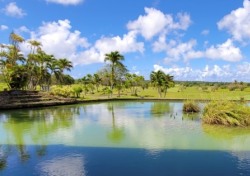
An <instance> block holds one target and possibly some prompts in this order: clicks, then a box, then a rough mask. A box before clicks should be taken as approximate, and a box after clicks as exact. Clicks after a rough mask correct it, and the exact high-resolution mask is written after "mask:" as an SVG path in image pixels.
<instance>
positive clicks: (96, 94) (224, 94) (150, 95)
mask: <svg viewBox="0 0 250 176" xmlns="http://www.w3.org/2000/svg"><path fill="white" fill-rule="evenodd" d="M76 86H78V87H81V88H82V91H81V93H79V97H77V98H79V99H82V100H86V99H91V100H92V99H107V98H110V97H109V95H108V94H107V93H105V92H103V91H102V90H103V88H104V87H102V86H100V87H99V91H97V90H96V89H95V88H92V90H93V91H92V90H88V91H85V90H84V86H83V85H71V86H53V87H57V88H58V87H59V88H60V89H59V90H56V91H57V92H60V93H61V94H62V95H65V96H66V97H67V96H70V97H76V95H75V94H74V93H72V90H73V88H74V87H76ZM53 87H52V92H53V90H54V89H53ZM4 88H7V86H6V85H5V84H4V83H0V90H3V89H4ZM112 98H118V91H117V90H116V89H115V90H114V92H113V96H112ZM120 98H144V99H157V98H160V97H159V95H158V93H157V90H156V88H154V87H149V88H147V89H142V88H139V87H138V91H137V96H134V95H132V94H131V90H130V89H122V91H121V94H120ZM162 98H166V99H180V100H225V99H226V100H250V88H246V89H244V90H243V91H241V90H239V89H236V90H234V91H230V90H229V89H222V88H219V89H217V90H215V91H212V90H211V89H210V88H209V87H208V89H207V90H206V91H204V90H201V89H200V87H199V86H192V87H186V88H185V89H184V90H181V91H180V85H176V86H175V87H173V88H169V89H168V92H167V94H166V97H162Z"/></svg>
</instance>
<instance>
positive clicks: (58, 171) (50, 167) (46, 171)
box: [38, 155, 87, 176]
mask: <svg viewBox="0 0 250 176" xmlns="http://www.w3.org/2000/svg"><path fill="white" fill-rule="evenodd" d="M38 167H39V170H41V173H42V175H43V176H69V175H70V176H85V175H87V173H86V170H85V168H84V158H83V156H80V155H77V156H75V155H71V156H65V157H56V158H53V159H52V160H49V161H43V162H42V163H40V164H39V165H38Z"/></svg>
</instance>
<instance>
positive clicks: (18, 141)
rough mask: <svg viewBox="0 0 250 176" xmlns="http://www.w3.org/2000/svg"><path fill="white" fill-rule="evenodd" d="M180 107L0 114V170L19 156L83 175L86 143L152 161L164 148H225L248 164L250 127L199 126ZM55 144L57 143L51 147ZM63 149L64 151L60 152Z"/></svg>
mask: <svg viewBox="0 0 250 176" xmlns="http://www.w3.org/2000/svg"><path fill="white" fill-rule="evenodd" d="M182 105H183V104H182V102H171V101H167V102H166V101H165V102H108V103H94V104H84V105H70V106H61V107H53V108H42V109H34V110H19V111H6V112H1V113H0V170H8V169H9V170H10V167H11V165H13V163H14V164H15V163H16V160H18V162H20V163H22V164H23V165H29V164H31V163H33V162H36V164H38V163H39V164H38V166H36V169H38V170H39V173H42V174H43V175H56V174H69V172H70V173H71V174H70V175H74V174H76V175H77V174H78V175H79V173H80V175H87V172H86V170H88V169H85V168H86V166H85V165H86V163H87V162H86V158H87V157H85V155H83V154H82V151H81V149H82V148H83V149H84V148H88V147H89V148H98V150H99V149H101V148H105V149H107V150H108V149H110V150H112V149H113V148H116V149H118V148H120V149H121V150H125V149H131V150H132V149H133V150H136V151H137V150H138V151H141V150H142V151H143V156H144V155H145V156H146V157H148V158H150V159H155V160H160V159H162V157H163V156H165V155H166V151H169V150H176V151H189V152H190V151H199V152H201V153H202V152H204V153H209V152H207V151H226V152H224V153H223V155H224V154H225V153H226V154H227V155H226V156H229V158H230V159H232V158H233V159H234V160H236V161H237V163H238V167H239V168H241V169H243V170H244V168H245V170H247V169H246V168H247V167H248V168H249V167H250V166H249V163H250V156H249V152H250V148H249V146H250V129H248V128H243V129H242V128H223V127H221V126H207V125H204V124H202V123H201V120H200V117H201V114H189V115H187V114H183V113H182ZM54 145H56V146H59V147H58V148H56V149H55V150H51V146H54ZM62 146H63V147H62ZM64 147H65V148H67V149H68V150H69V152H68V154H65V153H64V152H63V151H60V149H62V148H64ZM76 147H77V148H76ZM140 149H141V150H140ZM57 150H58V151H57ZM51 151H53V152H58V153H59V154H58V155H56V156H53V154H54V153H53V152H51ZM71 151H77V152H75V153H76V154H72V152H71ZM93 153H95V152H93ZM111 153H112V152H111ZM194 153H195V152H194ZM13 156H15V157H14V158H15V159H16V160H15V162H13ZM93 156H95V157H94V158H95V159H96V160H97V159H100V158H98V157H97V156H96V155H95V154H93ZM110 156H112V155H110ZM107 157H108V156H107ZM112 157H113V156H112ZM140 157H142V156H141V155H140ZM167 162H169V161H167ZM6 168H7V169H6ZM60 169H61V170H60ZM64 169H65V170H64ZM74 170H78V171H79V172H77V173H76V172H74ZM67 171H69V172H67Z"/></svg>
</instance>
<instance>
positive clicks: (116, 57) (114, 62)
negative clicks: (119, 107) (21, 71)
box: [104, 51, 125, 91]
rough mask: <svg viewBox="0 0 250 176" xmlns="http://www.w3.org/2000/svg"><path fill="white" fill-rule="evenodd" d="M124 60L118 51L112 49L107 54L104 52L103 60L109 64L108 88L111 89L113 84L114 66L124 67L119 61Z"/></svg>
mask: <svg viewBox="0 0 250 176" xmlns="http://www.w3.org/2000/svg"><path fill="white" fill-rule="evenodd" d="M123 60H124V56H123V55H121V54H120V53H119V52H118V51H114V52H111V53H108V54H105V60H104V61H105V62H107V61H108V62H110V66H111V75H110V89H111V91H112V90H113V87H114V84H115V68H119V67H120V68H124V69H125V66H124V65H123V63H122V62H121V61H123Z"/></svg>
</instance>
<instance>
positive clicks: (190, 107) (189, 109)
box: [182, 100, 200, 113]
mask: <svg viewBox="0 0 250 176" xmlns="http://www.w3.org/2000/svg"><path fill="white" fill-rule="evenodd" d="M182 111H183V112H185V113H196V112H200V107H199V105H198V103H197V102H195V101H191V100H187V101H185V102H184V104H183V108H182Z"/></svg>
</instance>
